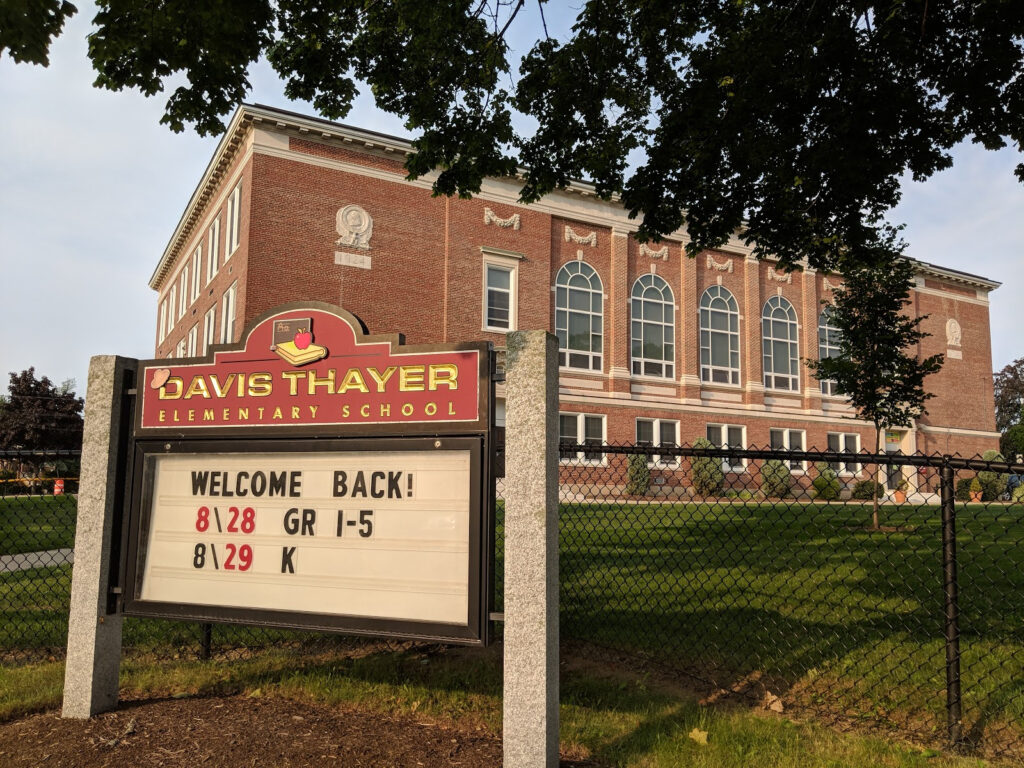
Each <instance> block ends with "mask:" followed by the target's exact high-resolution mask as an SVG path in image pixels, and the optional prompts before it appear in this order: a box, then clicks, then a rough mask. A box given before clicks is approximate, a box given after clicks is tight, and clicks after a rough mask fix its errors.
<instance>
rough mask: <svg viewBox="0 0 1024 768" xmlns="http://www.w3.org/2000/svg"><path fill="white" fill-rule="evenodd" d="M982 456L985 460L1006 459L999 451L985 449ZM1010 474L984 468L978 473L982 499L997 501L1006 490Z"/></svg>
mask: <svg viewBox="0 0 1024 768" xmlns="http://www.w3.org/2000/svg"><path fill="white" fill-rule="evenodd" d="M981 458H983V459H984V460H985V461H1006V459H1004V458H1003V455H1002V454H1001V453H1000V452H999V451H991V450H989V451H985V452H984V453H983V454H982V455H981ZM1009 480H1010V476H1009V475H1006V474H1002V473H999V472H991V471H989V470H982V471H981V472H979V473H978V482H979V483H981V500H982V501H995V500H996V499H998V498H999V497H1000V496H1002V495H1003V493H1004V492H1005V491H1006V484H1007V483H1008V482H1009Z"/></svg>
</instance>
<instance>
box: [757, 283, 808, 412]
mask: <svg viewBox="0 0 1024 768" xmlns="http://www.w3.org/2000/svg"><path fill="white" fill-rule="evenodd" d="M761 353H762V356H763V357H764V386H765V388H766V389H788V390H792V391H796V392H798V391H799V390H800V347H799V344H798V342H797V322H796V310H794V309H793V305H792V304H790V303H789V301H787V300H786V299H784V298H782V297H781V296H772V297H771V298H770V299H768V301H766V302H765V303H764V309H763V310H761Z"/></svg>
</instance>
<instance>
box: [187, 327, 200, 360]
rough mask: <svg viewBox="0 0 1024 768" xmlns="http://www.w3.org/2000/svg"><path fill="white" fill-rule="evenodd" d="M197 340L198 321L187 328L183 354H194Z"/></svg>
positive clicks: (191, 355) (190, 355) (193, 355)
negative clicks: (186, 342) (186, 340)
mask: <svg viewBox="0 0 1024 768" xmlns="http://www.w3.org/2000/svg"><path fill="white" fill-rule="evenodd" d="M198 342H199V323H196V324H195V325H193V326H192V327H191V328H189V329H188V344H187V345H186V346H185V354H186V355H188V356H189V357H195V356H196V344H197V343H198Z"/></svg>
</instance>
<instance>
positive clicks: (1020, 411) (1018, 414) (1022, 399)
mask: <svg viewBox="0 0 1024 768" xmlns="http://www.w3.org/2000/svg"><path fill="white" fill-rule="evenodd" d="M992 385H993V387H992V388H993V391H994V392H995V397H996V429H998V430H999V431H1000V432H1002V433H1003V434H1006V432H1007V430H1009V429H1010V427H1012V426H1013V425H1015V424H1020V423H1021V421H1022V420H1024V357H1018V358H1017V359H1016V360H1014V361H1013V362H1012V363H1010V364H1009V365H1007V366H1005V367H1004V368H1003V369H1002V370H1001V371H999V372H998V373H994V374H992Z"/></svg>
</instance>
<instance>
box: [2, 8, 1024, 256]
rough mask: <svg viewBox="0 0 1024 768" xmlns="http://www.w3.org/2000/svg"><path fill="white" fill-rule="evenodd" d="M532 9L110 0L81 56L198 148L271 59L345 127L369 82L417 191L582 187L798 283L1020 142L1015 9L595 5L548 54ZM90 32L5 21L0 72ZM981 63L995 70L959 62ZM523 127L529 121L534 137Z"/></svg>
mask: <svg viewBox="0 0 1024 768" xmlns="http://www.w3.org/2000/svg"><path fill="white" fill-rule="evenodd" d="M537 5H538V6H539V8H540V13H543V8H544V5H545V4H544V3H539V4H537ZM524 7H531V8H532V4H526V3H523V2H517V3H512V2H507V1H506V0H482V1H481V2H472V3H469V2H465V0H462V1H460V2H444V1H443V0H437V1H435V2H422V1H421V0H380V1H379V2H366V0H337V2H332V3H327V4H324V3H315V2H312V1H311V0H249V1H248V2H239V1H238V0H234V1H233V2H226V3H188V2H161V3H156V4H154V3H150V2H143V0H99V2H98V12H97V14H96V16H95V19H94V24H95V28H94V29H93V30H92V33H91V34H90V35H89V57H90V59H91V60H92V64H93V67H94V68H95V69H96V71H97V72H98V76H97V80H96V83H97V84H98V85H99V86H101V87H104V88H110V89H114V90H117V89H122V88H137V89H139V90H140V91H142V92H143V93H145V94H146V95H153V94H156V93H158V92H160V91H162V90H163V89H164V88H165V87H167V86H168V85H169V84H173V85H174V86H175V89H174V91H173V92H172V93H171V95H170V97H169V98H168V100H167V103H166V107H165V113H164V116H163V118H162V119H163V122H165V123H167V124H168V125H170V126H171V128H172V129H174V130H181V129H182V128H183V126H184V125H185V124H187V123H194V124H195V126H196V128H197V130H199V131H200V132H201V133H216V132H219V131H220V130H221V120H222V118H223V117H224V116H225V115H226V114H228V112H230V111H231V109H232V108H233V107H234V105H235V104H237V103H238V102H240V101H242V100H244V98H245V96H246V94H247V93H248V92H249V90H250V84H249V81H248V71H249V67H250V66H251V65H252V64H254V63H256V62H257V61H258V60H259V59H260V57H261V56H265V57H266V58H267V60H268V61H269V62H270V64H271V66H272V67H273V68H274V69H275V71H276V72H277V73H278V74H279V75H280V76H281V77H282V78H283V79H284V81H285V94H286V95H287V96H288V97H289V98H292V99H303V100H308V101H311V102H312V103H313V105H314V108H315V109H316V110H318V111H319V112H320V113H321V114H323V115H324V116H326V117H329V118H332V119H339V118H343V117H344V116H345V115H346V114H347V113H348V111H349V109H350V108H351V106H352V103H353V100H354V99H355V98H356V96H357V92H358V85H357V83H365V84H366V85H367V87H368V89H369V91H370V93H371V94H372V95H373V97H374V99H375V101H376V105H377V106H378V107H379V108H380V109H383V110H385V111H387V112H390V113H393V114H398V115H401V116H402V118H403V119H404V120H405V124H406V126H407V128H408V129H409V130H410V131H411V132H414V133H415V134H416V135H417V136H418V138H417V139H416V141H415V149H416V152H415V153H414V154H413V155H411V156H410V157H408V158H407V169H408V171H409V173H410V175H411V176H413V177H416V176H421V175H423V174H425V173H428V172H429V171H431V170H436V171H438V175H437V177H436V180H435V181H434V189H435V191H436V192H438V193H443V194H453V193H454V194H459V195H470V194H473V193H474V192H477V191H478V190H479V189H480V185H481V182H482V180H483V179H484V178H485V177H487V176H501V175H504V176H511V175H513V174H515V173H516V168H517V164H518V165H520V166H522V167H524V168H525V171H524V177H523V179H522V188H521V190H520V194H521V197H522V199H523V200H525V201H528V202H529V201H535V200H537V199H539V198H541V197H542V196H544V195H546V194H548V193H549V192H551V191H553V190H555V189H558V188H561V187H565V186H566V185H567V184H569V183H570V182H571V180H572V179H578V178H589V179H592V180H593V183H594V185H595V187H596V190H597V192H598V194H599V195H601V196H602V197H605V198H610V197H612V196H613V195H619V196H620V198H621V200H622V203H623V205H624V206H625V208H626V210H627V211H629V213H630V215H631V216H632V217H634V218H635V219H636V221H638V222H640V224H639V233H638V234H639V237H640V238H641V239H647V238H652V237H653V238H658V237H661V236H664V235H667V234H669V233H671V232H674V231H676V230H677V229H679V228H680V227H681V226H682V224H683V211H686V227H687V232H688V235H689V237H690V242H689V243H688V244H687V250H688V252H689V253H690V254H691V255H694V254H696V253H698V252H700V251H701V250H703V249H706V248H711V247H716V246H718V245H721V244H722V243H723V242H724V241H725V240H726V239H727V238H728V237H730V236H731V235H732V234H733V233H734V232H736V231H742V232H743V236H744V237H745V238H746V239H747V242H748V243H750V244H751V245H752V246H753V249H754V252H755V255H757V256H770V257H772V258H778V259H781V260H782V263H783V266H785V265H787V264H790V263H793V262H795V261H796V260H798V259H807V260H808V262H809V264H810V265H811V266H814V267H817V268H821V269H825V268H829V267H830V266H834V265H835V264H836V263H837V262H838V261H839V260H840V259H841V258H842V257H843V255H844V254H848V253H853V254H855V256H854V258H857V259H859V258H861V256H862V255H863V251H862V248H863V246H864V245H865V244H870V243H871V242H873V241H875V240H876V239H877V237H878V234H879V232H880V231H881V230H882V229H883V228H884V226H885V224H884V218H883V217H884V214H885V212H886V211H887V210H889V209H891V208H892V207H893V206H894V205H895V204H896V202H897V201H898V200H899V198H900V191H901V186H900V182H901V179H902V178H904V176H906V175H912V176H913V177H914V178H915V179H918V180H921V179H926V178H928V177H929V176H931V175H932V174H934V173H935V172H937V171H939V170H942V169H945V168H947V167H949V166H950V165H951V163H952V156H951V155H950V153H949V149H950V147H953V146H955V145H956V144H957V143H959V142H961V141H964V140H968V139H969V140H973V141H975V142H978V143H981V144H982V145H984V146H985V147H987V148H990V149H996V148H999V147H1003V146H1005V145H1006V144H1007V143H1008V142H1009V143H1012V144H1015V145H1020V144H1021V143H1022V141H1024V100H1022V99H1021V98H1020V93H1019V91H1020V87H1019V84H1020V81H1021V76H1022V70H1024V66H1022V62H1021V56H1020V52H1019V48H1018V45H1017V41H1018V40H1019V39H1020V38H1021V36H1022V35H1024V13H1021V11H1020V9H1019V4H1017V3H1009V2H1002V3H994V2H993V3H978V4H973V5H970V6H969V7H967V8H960V5H958V4H938V5H936V4H934V3H933V4H932V5H931V6H929V5H928V4H927V3H924V5H923V7H922V3H921V1H920V0H915V1H914V2H906V3H902V2H901V3H891V2H886V3H870V2H869V3H854V2H851V1H850V0H837V1H836V2H829V3H810V4H804V5H802V6H801V7H800V9H799V12H794V8H793V5H792V3H765V2H762V3H754V2H728V3H726V2H718V3H651V2H648V0H620V2H614V3H612V2H607V0H584V1H583V2H582V3H580V4H579V6H578V15H577V18H576V22H575V24H574V25H573V26H572V28H571V30H565V31H564V32H562V31H561V30H555V33H554V34H551V35H549V34H547V31H546V25H545V26H543V27H542V26H541V25H538V24H536V22H535V21H534V22H533V25H532V26H531V27H525V28H523V27H520V28H519V29H517V28H516V27H515V26H513V25H514V22H516V21H517V17H520V14H521V12H522V17H520V18H519V19H518V21H519V22H520V24H521V25H525V24H530V23H531V22H530V21H529V20H524V18H523V17H525V16H526V14H527V13H529V11H523V9H524ZM74 10H75V9H74V7H73V6H72V5H70V4H69V3H67V2H62V0H38V2H27V1H26V0H14V1H13V3H12V2H6V3H3V4H2V5H0V53H2V52H3V51H5V50H9V51H10V52H11V54H12V56H13V57H14V58H15V59H16V60H19V61H34V62H41V63H45V62H46V60H47V58H46V55H47V50H48V47H49V44H50V41H51V39H52V38H53V37H55V36H56V35H58V34H59V33H60V31H61V29H62V26H63V22H64V19H65V18H66V17H68V16H70V15H71V14H72V13H74ZM541 28H543V29H545V34H544V36H543V37H541V38H540V39H537V38H536V37H534V36H535V35H536V34H537V33H536V30H538V29H541ZM506 34H509V35H511V36H513V37H514V38H515V39H516V46H515V50H517V51H525V54H524V55H523V57H522V59H521V61H518V62H517V61H514V60H513V56H512V49H511V48H510V47H509V45H508V44H507V43H506V39H505V36H506ZM523 38H525V39H523ZM531 41H532V45H531ZM973 50H983V51H985V55H984V56H980V55H979V56H965V55H964V51H973ZM516 69H518V73H519V74H518V76H517V77H510V76H509V75H510V73H512V72H513V71H514V70H516ZM513 109H515V110H517V111H518V112H520V113H522V114H523V115H525V116H526V118H527V119H525V120H523V121H520V122H521V124H522V125H523V126H524V129H523V130H522V131H520V132H518V133H517V132H516V131H515V130H514V129H513V128H512V125H513V121H512V119H511V116H512V110H513ZM850 115H856V116H857V119H856V120H853V119H849V116H850ZM709 124H711V125H714V129H713V130H709V129H708V126H709ZM635 149H639V150H640V151H641V152H640V155H639V158H640V159H639V160H637V167H636V170H635V171H632V172H631V171H630V169H629V168H628V167H627V163H626V158H627V157H629V156H630V153H631V152H632V151H633V150H635ZM780 159H781V160H780ZM1018 175H1024V168H1018Z"/></svg>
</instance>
